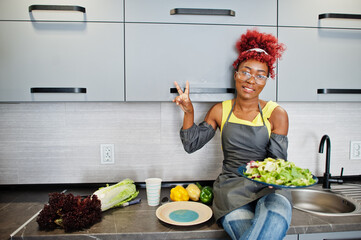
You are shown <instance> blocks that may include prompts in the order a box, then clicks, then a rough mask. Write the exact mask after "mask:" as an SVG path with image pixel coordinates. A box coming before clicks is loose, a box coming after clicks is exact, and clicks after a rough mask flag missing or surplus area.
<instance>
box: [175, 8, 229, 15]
mask: <svg viewBox="0 0 361 240" xmlns="http://www.w3.org/2000/svg"><path fill="white" fill-rule="evenodd" d="M181 14H182V15H184V14H185V15H214V16H231V17H234V16H236V12H235V11H233V10H229V9H204V8H174V9H171V10H170V15H181Z"/></svg>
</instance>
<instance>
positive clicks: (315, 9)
mask: <svg viewBox="0 0 361 240" xmlns="http://www.w3.org/2000/svg"><path fill="white" fill-rule="evenodd" d="M278 8H279V16H278V18H279V20H278V24H279V26H282V27H284V26H286V27H287V26H292V27H316V28H326V27H329V28H358V29H360V28H361V20H360V17H361V16H360V15H361V1H360V0H342V1H340V0H302V1H299V0H279V6H278Z"/></svg>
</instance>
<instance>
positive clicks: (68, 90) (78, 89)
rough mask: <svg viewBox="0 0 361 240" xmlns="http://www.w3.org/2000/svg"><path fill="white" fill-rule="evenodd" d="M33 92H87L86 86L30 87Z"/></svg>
mask: <svg viewBox="0 0 361 240" xmlns="http://www.w3.org/2000/svg"><path fill="white" fill-rule="evenodd" d="M30 92H31V93H86V88H47V87H39V88H30Z"/></svg>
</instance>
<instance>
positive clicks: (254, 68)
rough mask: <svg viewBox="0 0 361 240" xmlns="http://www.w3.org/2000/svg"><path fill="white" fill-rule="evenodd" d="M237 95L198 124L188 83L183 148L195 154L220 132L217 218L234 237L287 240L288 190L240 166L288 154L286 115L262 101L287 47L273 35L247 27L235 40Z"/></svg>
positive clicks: (183, 95)
mask: <svg viewBox="0 0 361 240" xmlns="http://www.w3.org/2000/svg"><path fill="white" fill-rule="evenodd" d="M236 46H237V49H238V51H239V56H238V58H237V60H236V61H235V62H234V64H233V66H234V68H235V70H236V71H235V73H234V81H235V87H236V92H237V94H236V98H235V99H232V100H228V101H224V102H222V103H218V104H216V105H214V106H213V107H212V108H211V109H210V110H209V112H208V113H207V115H206V117H205V119H204V121H203V122H202V123H200V124H199V125H196V124H194V109H193V105H192V102H191V100H190V98H189V91H190V90H189V83H188V82H187V83H186V88H185V91H184V92H183V91H182V90H181V88H180V87H179V85H178V84H177V83H176V82H175V86H176V88H177V90H178V93H179V96H177V97H176V98H175V99H174V100H173V102H175V103H176V104H177V105H178V106H180V107H181V109H182V110H183V111H184V120H183V127H182V129H181V132H180V135H181V139H182V143H183V146H184V149H185V150H186V151H187V152H188V153H191V152H194V151H196V150H198V149H200V148H201V147H203V146H204V145H205V144H206V143H207V142H208V141H209V140H210V139H211V138H212V137H213V136H214V134H215V131H216V129H217V128H219V129H220V131H221V138H222V149H223V154H224V161H223V167H222V173H221V174H220V175H219V176H218V178H217V179H216V181H215V182H214V201H213V206H212V207H213V211H214V216H215V218H216V220H217V222H219V223H220V224H222V226H223V227H224V229H225V230H226V232H227V233H228V234H229V235H230V236H231V238H232V239H283V238H284V237H285V235H286V232H287V230H288V228H289V225H290V222H291V216H292V206H291V203H290V193H289V192H288V191H285V190H277V189H273V188H268V187H265V186H264V185H262V184H258V183H254V182H251V181H249V180H246V179H245V178H243V177H242V176H240V175H239V174H238V172H237V169H238V167H239V166H241V165H245V164H247V163H248V162H249V161H251V160H261V161H262V160H264V159H265V158H267V157H272V158H282V159H286V158H287V146H288V140H287V133H288V115H287V113H286V111H285V110H284V109H283V108H281V107H280V106H278V104H277V103H275V102H272V101H268V102H266V101H264V100H261V99H259V95H260V93H261V92H262V90H263V88H264V87H265V84H266V82H267V79H268V77H269V76H270V77H272V78H273V77H274V75H275V74H274V63H275V61H276V60H277V58H280V57H281V55H282V53H283V51H284V49H285V48H284V46H283V45H282V44H279V43H278V42H277V38H275V37H274V36H273V35H271V34H265V33H260V32H258V31H257V30H248V31H247V33H245V34H244V35H242V36H241V39H240V41H238V42H237V44H236Z"/></svg>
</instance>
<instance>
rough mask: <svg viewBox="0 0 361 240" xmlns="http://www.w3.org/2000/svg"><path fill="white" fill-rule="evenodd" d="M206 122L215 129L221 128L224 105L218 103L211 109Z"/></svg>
mask: <svg viewBox="0 0 361 240" xmlns="http://www.w3.org/2000/svg"><path fill="white" fill-rule="evenodd" d="M204 121H206V122H207V123H208V124H210V125H212V127H213V128H214V129H217V127H219V126H221V122H222V103H221V102H220V103H216V104H215V105H213V106H212V107H211V109H209V111H208V113H207V115H206V117H205V119H204Z"/></svg>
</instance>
